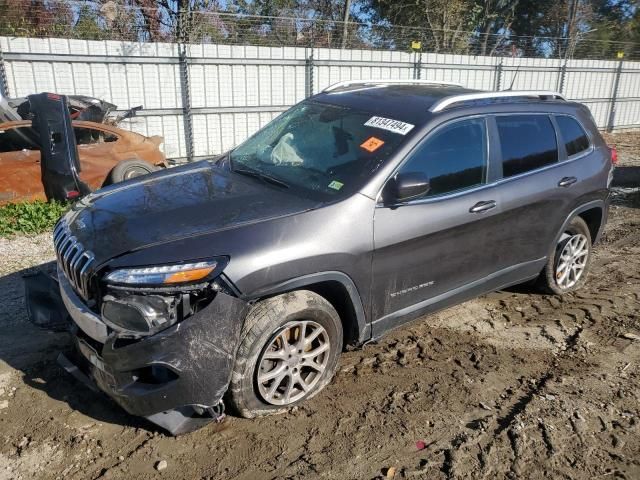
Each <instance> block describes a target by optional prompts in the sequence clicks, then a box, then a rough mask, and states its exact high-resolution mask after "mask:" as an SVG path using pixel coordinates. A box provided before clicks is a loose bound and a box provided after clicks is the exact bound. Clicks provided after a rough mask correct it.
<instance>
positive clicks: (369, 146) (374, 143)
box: [360, 137, 384, 153]
mask: <svg viewBox="0 0 640 480" xmlns="http://www.w3.org/2000/svg"><path fill="white" fill-rule="evenodd" d="M382 145H384V140H380V139H379V138H376V137H369V138H368V139H366V140H365V141H364V142H363V143H362V145H360V148H364V149H365V150H366V151H367V152H369V153H373V152H375V151H376V150H377V149H379V148H380V147H381V146H382Z"/></svg>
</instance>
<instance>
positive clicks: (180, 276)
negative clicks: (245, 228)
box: [104, 259, 226, 286]
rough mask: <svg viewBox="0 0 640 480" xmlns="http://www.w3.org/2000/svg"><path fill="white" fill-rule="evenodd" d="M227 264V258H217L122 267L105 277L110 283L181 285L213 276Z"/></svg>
mask: <svg viewBox="0 0 640 480" xmlns="http://www.w3.org/2000/svg"><path fill="white" fill-rule="evenodd" d="M225 265H226V260H225V259H215V260H209V261H204V262H194V263H181V264H179V265H161V266H154V267H137V268H121V269H118V270H114V271H113V272H111V273H109V274H108V275H107V276H106V277H104V279H105V280H106V281H107V282H108V283H114V284H123V285H160V286H161V285H180V284H185V283H194V282H198V281H202V280H206V279H209V278H212V277H213V276H214V275H215V274H216V273H220V271H222V269H223V268H224V267H225Z"/></svg>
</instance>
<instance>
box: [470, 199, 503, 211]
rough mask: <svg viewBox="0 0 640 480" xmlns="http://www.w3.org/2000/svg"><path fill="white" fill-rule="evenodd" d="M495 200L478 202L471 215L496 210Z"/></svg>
mask: <svg viewBox="0 0 640 480" xmlns="http://www.w3.org/2000/svg"><path fill="white" fill-rule="evenodd" d="M496 205H497V204H496V201H495V200H487V201H486V202H478V203H476V204H475V205H474V206H473V207H471V208H470V209H469V212H470V213H482V212H486V211H487V210H491V209H492V208H496Z"/></svg>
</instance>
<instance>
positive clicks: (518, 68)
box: [507, 64, 521, 91]
mask: <svg viewBox="0 0 640 480" xmlns="http://www.w3.org/2000/svg"><path fill="white" fill-rule="evenodd" d="M520 65H521V64H520ZM520 65H518V66H517V67H516V71H515V72H514V73H513V78H512V79H511V85H509V88H507V91H509V90H513V84H514V83H515V81H516V77H517V76H518V72H519V71H520Z"/></svg>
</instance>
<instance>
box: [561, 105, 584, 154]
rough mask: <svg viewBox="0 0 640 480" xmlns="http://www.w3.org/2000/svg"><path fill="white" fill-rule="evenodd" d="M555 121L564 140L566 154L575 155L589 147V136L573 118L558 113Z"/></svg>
mask: <svg viewBox="0 0 640 480" xmlns="http://www.w3.org/2000/svg"><path fill="white" fill-rule="evenodd" d="M556 123H557V124H558V128H559V129H560V135H562V139H563V140H564V147H565V149H566V150H567V156H569V157H570V156H572V155H576V154H578V153H581V152H584V151H585V150H587V149H588V148H589V137H587V134H586V133H585V131H584V129H583V128H582V126H581V125H580V124H579V123H578V122H577V121H576V119H575V118H571V117H567V116H564V115H559V116H557V117H556Z"/></svg>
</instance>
